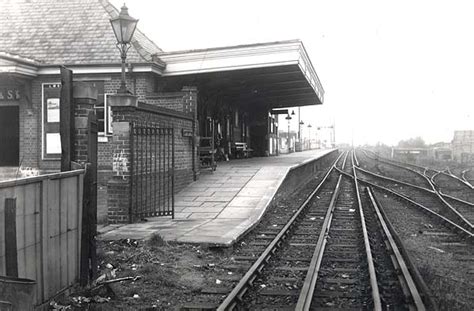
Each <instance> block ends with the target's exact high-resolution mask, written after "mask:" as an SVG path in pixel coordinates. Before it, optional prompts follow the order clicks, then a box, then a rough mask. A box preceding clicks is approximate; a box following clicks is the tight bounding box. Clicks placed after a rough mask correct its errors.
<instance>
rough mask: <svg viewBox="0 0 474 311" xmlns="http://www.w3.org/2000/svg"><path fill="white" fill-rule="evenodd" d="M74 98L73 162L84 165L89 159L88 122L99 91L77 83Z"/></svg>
mask: <svg viewBox="0 0 474 311" xmlns="http://www.w3.org/2000/svg"><path fill="white" fill-rule="evenodd" d="M73 97H74V122H75V132H74V155H73V161H74V162H77V163H80V164H84V163H86V162H87V161H88V159H89V154H88V132H87V121H88V117H89V114H90V113H94V105H95V103H96V101H97V89H96V88H95V87H93V86H91V85H90V84H86V83H80V82H76V83H74V88H73Z"/></svg>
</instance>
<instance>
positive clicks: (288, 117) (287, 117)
mask: <svg viewBox="0 0 474 311" xmlns="http://www.w3.org/2000/svg"><path fill="white" fill-rule="evenodd" d="M293 113H294V111H293ZM293 113H292V114H293ZM285 119H286V120H288V153H290V152H291V144H290V121H291V117H290V114H288V115H287V116H286V117H285Z"/></svg>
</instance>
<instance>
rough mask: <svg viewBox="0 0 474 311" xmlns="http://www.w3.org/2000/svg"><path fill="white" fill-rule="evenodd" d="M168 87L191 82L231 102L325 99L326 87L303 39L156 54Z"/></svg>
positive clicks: (277, 104)
mask: <svg viewBox="0 0 474 311" xmlns="http://www.w3.org/2000/svg"><path fill="white" fill-rule="evenodd" d="M156 56H157V57H159V58H160V59H161V60H162V61H163V62H165V63H166V68H165V70H164V71H163V72H162V75H161V78H160V81H161V82H162V83H160V84H162V85H164V88H169V89H172V88H179V87H180V86H183V85H192V86H197V87H198V88H199V92H200V93H201V92H205V93H206V94H207V95H208V96H212V95H215V96H220V97H221V98H223V99H224V100H225V101H226V102H230V103H239V104H240V103H242V104H255V105H258V104H260V103H265V104H266V105H267V106H268V107H269V108H284V107H295V106H308V105H318V104H322V103H323V101H324V89H323V87H322V85H321V82H320V81H319V78H318V76H317V74H316V71H315V70H314V68H313V65H312V64H311V61H310V59H309V57H308V54H307V53H306V50H305V48H304V46H303V43H302V42H301V41H299V40H292V41H279V42H271V43H261V44H252V45H239V46H232V47H222V48H211V49H203V50H189V51H179V52H169V53H159V54H157V55H156Z"/></svg>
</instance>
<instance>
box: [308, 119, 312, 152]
mask: <svg viewBox="0 0 474 311" xmlns="http://www.w3.org/2000/svg"><path fill="white" fill-rule="evenodd" d="M312 127H313V126H312V125H311V124H308V136H309V148H308V149H309V150H311V128H312Z"/></svg>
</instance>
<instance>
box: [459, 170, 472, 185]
mask: <svg viewBox="0 0 474 311" xmlns="http://www.w3.org/2000/svg"><path fill="white" fill-rule="evenodd" d="M461 178H462V180H464V181H465V182H467V183H468V184H469V185H471V187H474V170H472V169H465V170H463V171H462V172H461Z"/></svg>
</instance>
